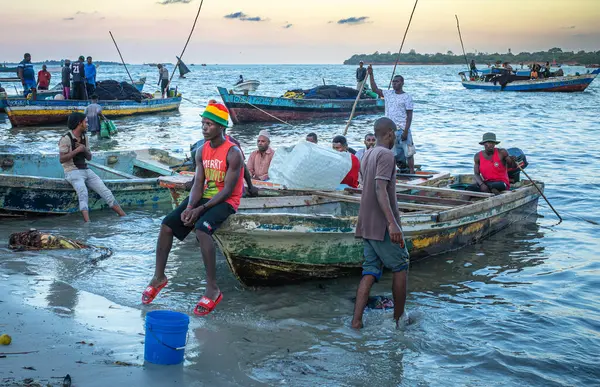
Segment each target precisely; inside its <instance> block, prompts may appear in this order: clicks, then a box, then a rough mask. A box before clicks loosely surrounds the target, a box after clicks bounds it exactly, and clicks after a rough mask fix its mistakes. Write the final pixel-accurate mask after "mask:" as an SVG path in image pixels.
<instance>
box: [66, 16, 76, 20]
mask: <svg viewBox="0 0 600 387" xmlns="http://www.w3.org/2000/svg"><path fill="white" fill-rule="evenodd" d="M63 20H75V18H74V17H63Z"/></svg>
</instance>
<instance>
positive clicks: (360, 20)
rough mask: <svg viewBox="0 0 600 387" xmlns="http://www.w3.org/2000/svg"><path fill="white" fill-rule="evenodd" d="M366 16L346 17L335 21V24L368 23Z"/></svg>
mask: <svg viewBox="0 0 600 387" xmlns="http://www.w3.org/2000/svg"><path fill="white" fill-rule="evenodd" d="M368 18H369V17H368V16H360V17H349V18H347V19H340V20H338V21H337V24H350V25H358V24H365V23H368V22H367V19H368Z"/></svg>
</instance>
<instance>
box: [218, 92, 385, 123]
mask: <svg viewBox="0 0 600 387" xmlns="http://www.w3.org/2000/svg"><path fill="white" fill-rule="evenodd" d="M217 89H218V90H219V94H220V95H221V98H222V99H223V103H224V104H225V106H227V109H229V114H230V117H231V120H232V121H233V123H234V124H243V123H247V122H278V121H280V120H284V121H292V120H312V119H323V118H331V117H345V118H348V117H349V116H350V113H351V112H352V106H353V105H354V99H294V98H282V97H266V96H258V95H240V94H230V93H229V92H228V91H227V89H225V88H223V87H218V88H217ZM384 110H385V104H384V101H383V100H382V99H361V100H359V101H358V103H357V104H356V110H355V112H354V116H358V115H362V114H377V113H382V112H383V111H384Z"/></svg>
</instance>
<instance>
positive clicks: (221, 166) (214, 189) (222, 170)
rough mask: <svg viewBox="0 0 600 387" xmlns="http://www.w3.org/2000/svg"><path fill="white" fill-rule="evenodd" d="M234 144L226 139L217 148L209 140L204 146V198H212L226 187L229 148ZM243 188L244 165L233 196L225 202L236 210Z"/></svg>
mask: <svg viewBox="0 0 600 387" xmlns="http://www.w3.org/2000/svg"><path fill="white" fill-rule="evenodd" d="M234 146H235V144H234V143H232V142H231V141H229V140H225V142H224V143H223V144H221V145H219V146H218V147H216V148H213V147H211V146H210V142H207V143H205V144H204V146H202V166H203V167H204V193H203V194H202V198H203V199H210V198H212V197H213V196H215V195H216V194H218V193H219V192H220V191H221V190H222V189H223V188H224V187H225V175H226V174H227V172H228V171H227V169H228V165H227V154H228V153H229V149H231V148H232V147H234ZM243 189H244V167H243V166H242V168H240V176H239V178H238V181H237V183H236V185H235V187H234V188H233V192H232V193H231V196H230V197H228V198H227V199H225V203H228V204H230V205H231V207H233V209H234V210H236V211H237V209H238V207H239V206H240V199H241V198H242V191H243Z"/></svg>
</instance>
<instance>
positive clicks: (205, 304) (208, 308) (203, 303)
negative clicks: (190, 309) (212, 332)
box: [194, 293, 223, 317]
mask: <svg viewBox="0 0 600 387" xmlns="http://www.w3.org/2000/svg"><path fill="white" fill-rule="evenodd" d="M222 299H223V293H219V296H218V297H217V299H216V300H214V301H213V300H211V299H210V298H208V297H206V296H202V298H201V299H200V301H198V304H196V307H195V308H194V314H195V315H196V316H199V317H202V316H206V315H207V314H209V313H210V312H212V311H213V310H215V308H216V307H217V305H219V302H221V300H222ZM199 308H202V309H203V310H200V309H199Z"/></svg>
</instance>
